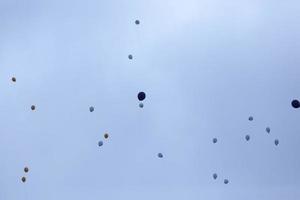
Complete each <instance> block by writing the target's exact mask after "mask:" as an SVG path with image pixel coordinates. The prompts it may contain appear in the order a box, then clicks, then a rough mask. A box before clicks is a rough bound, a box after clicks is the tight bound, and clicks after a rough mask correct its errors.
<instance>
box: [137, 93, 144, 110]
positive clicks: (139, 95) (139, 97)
mask: <svg viewBox="0 0 300 200" xmlns="http://www.w3.org/2000/svg"><path fill="white" fill-rule="evenodd" d="M137 98H138V100H139V101H144V100H145V98H146V93H145V92H139V93H138V95H137ZM139 107H140V108H143V107H144V104H143V103H142V102H140V103H139Z"/></svg>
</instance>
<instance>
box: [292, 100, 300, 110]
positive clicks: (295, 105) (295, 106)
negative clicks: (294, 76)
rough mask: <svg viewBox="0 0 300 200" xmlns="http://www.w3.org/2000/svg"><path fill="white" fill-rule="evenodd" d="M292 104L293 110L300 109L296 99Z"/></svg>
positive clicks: (299, 103)
mask: <svg viewBox="0 0 300 200" xmlns="http://www.w3.org/2000/svg"><path fill="white" fill-rule="evenodd" d="M291 104H292V106H293V108H299V107H300V102H299V101H298V100H297V99H294V100H293V101H292V103H291Z"/></svg>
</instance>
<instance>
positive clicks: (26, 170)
mask: <svg viewBox="0 0 300 200" xmlns="http://www.w3.org/2000/svg"><path fill="white" fill-rule="evenodd" d="M24 172H25V173H28V172H29V168H28V167H24ZM26 180H27V179H26V177H25V176H23V177H22V178H21V181H22V182H23V183H25V182H26Z"/></svg>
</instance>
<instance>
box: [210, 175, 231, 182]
mask: <svg viewBox="0 0 300 200" xmlns="http://www.w3.org/2000/svg"><path fill="white" fill-rule="evenodd" d="M212 177H213V179H214V180H217V178H218V174H217V173H213V175H212ZM228 183H229V180H228V179H224V184H228Z"/></svg>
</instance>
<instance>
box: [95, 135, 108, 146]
mask: <svg viewBox="0 0 300 200" xmlns="http://www.w3.org/2000/svg"><path fill="white" fill-rule="evenodd" d="M103 137H104V138H105V139H108V137H109V135H108V133H104V136H103ZM103 144H104V143H103V141H102V140H100V141H99V142H98V146H99V147H101V146H103Z"/></svg>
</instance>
